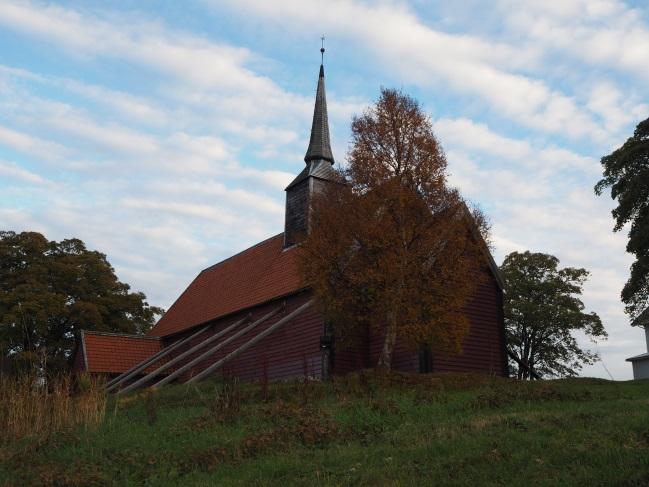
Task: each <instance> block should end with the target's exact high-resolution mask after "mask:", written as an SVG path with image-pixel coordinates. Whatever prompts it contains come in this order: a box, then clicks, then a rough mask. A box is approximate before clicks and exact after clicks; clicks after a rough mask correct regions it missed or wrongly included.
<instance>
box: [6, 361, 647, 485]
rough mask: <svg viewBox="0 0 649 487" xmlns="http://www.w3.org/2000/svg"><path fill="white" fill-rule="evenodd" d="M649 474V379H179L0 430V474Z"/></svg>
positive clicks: (356, 477)
mask: <svg viewBox="0 0 649 487" xmlns="http://www.w3.org/2000/svg"><path fill="white" fill-rule="evenodd" d="M501 484H502V485H552V486H555V485H570V486H575V485H588V486H591V485H628V486H635V485H649V381H638V382H610V381H605V380H599V379H573V380H560V381H549V382H537V383H521V382H515V381H509V380H504V379H496V378H488V377H479V376H469V375H448V376H441V375H440V376H434V375H433V376H428V375H411V376H408V375H400V374H393V375H389V376H377V375H375V374H373V373H371V372H365V373H361V374H354V375H351V376H348V377H344V378H338V379H336V380H335V381H332V382H328V383H315V382H311V383H297V382H296V383H290V384H289V383H284V384H270V385H265V386H264V385H263V384H261V385H259V384H257V385H254V384H252V385H239V384H237V383H236V382H235V381H226V382H223V381H221V382H218V381H214V382H206V383H203V384H200V385H199V386H191V387H186V386H174V387H168V388H164V389H162V390H159V391H154V392H145V393H141V394H138V395H131V396H126V397H121V398H119V399H118V400H115V399H114V398H111V399H109V400H108V402H107V404H106V411H105V415H104V416H103V419H101V421H100V422H99V424H98V425H96V426H94V427H75V428H68V429H67V430H65V429H64V430H62V431H59V432H56V433H52V434H48V435H40V436H37V437H27V438H14V439H10V438H7V437H4V438H3V439H1V440H0V485H20V486H23V485H83V486H88V485H282V486H289V485H305V486H306V485H308V486H311V485H368V486H375V485H471V486H475V485H501Z"/></svg>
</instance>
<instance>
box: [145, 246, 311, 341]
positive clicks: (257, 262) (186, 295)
mask: <svg viewBox="0 0 649 487" xmlns="http://www.w3.org/2000/svg"><path fill="white" fill-rule="evenodd" d="M283 243H284V234H283V233H280V234H279V235H275V236H274V237H271V238H269V239H267V240H264V241H263V242H260V243H258V244H257V245H254V246H253V247H250V248H249V249H247V250H244V251H243V252H241V253H239V254H236V255H234V256H232V257H230V258H228V259H225V260H224V261H222V262H219V263H218V264H215V265H213V266H211V267H208V268H207V269H205V270H203V271H202V272H201V273H200V274H199V275H198V276H197V277H196V278H195V279H194V280H193V281H192V283H191V284H190V285H189V287H188V288H187V289H186V290H185V291H184V292H183V293H182V294H181V295H180V297H179V298H178V299H177V300H176V302H175V303H174V304H173V305H172V306H171V308H169V310H168V311H167V312H166V313H165V314H164V316H163V317H162V318H160V320H159V321H158V323H157V324H156V325H155V326H154V327H153V328H152V329H151V330H150V331H149V335H150V336H158V337H163V336H168V335H172V334H175V333H178V332H181V331H184V330H188V329H190V328H193V327H195V326H197V325H200V324H203V323H206V322H208V321H211V320H215V319H217V318H221V317H223V316H226V315H228V314H231V313H235V312H237V311H240V310H242V309H246V308H249V307H251V306H255V305H258V304H262V303H265V302H267V301H270V300H272V299H275V298H279V297H282V296H287V295H290V294H293V293H295V292H297V291H300V290H302V289H304V288H305V286H304V285H303V283H302V280H301V278H300V275H299V272H298V268H297V250H298V249H297V247H289V248H286V249H283V248H282V247H283Z"/></svg>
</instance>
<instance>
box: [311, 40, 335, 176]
mask: <svg viewBox="0 0 649 487" xmlns="http://www.w3.org/2000/svg"><path fill="white" fill-rule="evenodd" d="M322 41H323V45H322V48H320V53H321V54H322V56H323V64H320V76H318V88H317V90H316V95H315V107H314V109H313V123H312V124H311V139H310V140H309V148H308V149H307V151H306V155H305V156H304V162H306V163H307V164H308V163H309V162H310V161H315V160H318V159H322V160H325V161H329V162H330V163H331V164H333V163H334V156H333V153H332V152H331V144H330V142H329V120H328V117H327V96H326V94H325V82H324V52H325V49H324V37H323V38H322Z"/></svg>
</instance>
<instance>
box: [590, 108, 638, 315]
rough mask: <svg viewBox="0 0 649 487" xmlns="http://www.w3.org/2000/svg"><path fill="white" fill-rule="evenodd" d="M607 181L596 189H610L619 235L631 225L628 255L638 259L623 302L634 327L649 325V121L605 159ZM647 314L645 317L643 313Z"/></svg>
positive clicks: (603, 160) (598, 191)
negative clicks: (614, 205)
mask: <svg viewBox="0 0 649 487" xmlns="http://www.w3.org/2000/svg"><path fill="white" fill-rule="evenodd" d="M602 166H604V177H603V178H602V180H601V181H599V182H598V183H597V185H596V186H595V193H597V194H598V195H599V194H601V193H602V192H603V191H604V189H605V188H609V187H610V188H611V198H613V199H616V200H617V203H618V205H617V207H616V208H615V209H614V210H613V212H612V213H613V218H614V219H615V228H614V230H615V231H616V232H619V231H620V230H622V228H623V227H624V225H626V224H627V223H630V224H631V225H630V228H629V241H628V243H627V246H626V250H627V252H629V253H631V254H633V255H635V258H636V260H635V262H634V263H633V264H632V265H631V276H630V277H629V280H628V281H627V282H626V284H625V285H624V288H623V289H622V301H623V302H624V304H625V305H626V312H627V313H628V314H629V316H630V317H631V319H632V320H633V324H634V325H643V326H647V325H649V119H647V120H645V121H643V122H640V123H639V124H638V126H637V127H636V129H635V132H634V133H633V137H630V138H629V139H627V141H626V142H625V143H624V145H622V147H620V148H618V149H616V150H615V151H613V152H612V153H611V154H609V155H607V156H605V157H602ZM643 312H644V313H643Z"/></svg>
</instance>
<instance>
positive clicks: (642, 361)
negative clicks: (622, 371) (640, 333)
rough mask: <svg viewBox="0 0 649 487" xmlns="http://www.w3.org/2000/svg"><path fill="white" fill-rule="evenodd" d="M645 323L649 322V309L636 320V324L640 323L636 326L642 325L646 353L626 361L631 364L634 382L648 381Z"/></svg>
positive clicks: (648, 331)
mask: <svg viewBox="0 0 649 487" xmlns="http://www.w3.org/2000/svg"><path fill="white" fill-rule="evenodd" d="M647 321H649V309H647V310H645V311H644V312H643V313H642V314H641V315H640V316H639V317H638V319H637V320H636V323H638V322H640V323H638V325H640V324H642V326H644V333H645V338H646V340H647V352H645V353H642V354H640V355H636V356H635V357H630V358H628V359H626V361H627V362H631V364H632V365H633V378H634V379H636V380H637V379H649V323H647ZM634 324H635V323H634Z"/></svg>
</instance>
